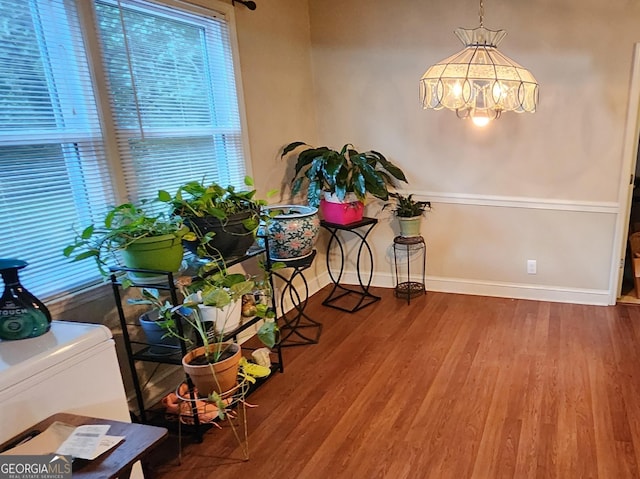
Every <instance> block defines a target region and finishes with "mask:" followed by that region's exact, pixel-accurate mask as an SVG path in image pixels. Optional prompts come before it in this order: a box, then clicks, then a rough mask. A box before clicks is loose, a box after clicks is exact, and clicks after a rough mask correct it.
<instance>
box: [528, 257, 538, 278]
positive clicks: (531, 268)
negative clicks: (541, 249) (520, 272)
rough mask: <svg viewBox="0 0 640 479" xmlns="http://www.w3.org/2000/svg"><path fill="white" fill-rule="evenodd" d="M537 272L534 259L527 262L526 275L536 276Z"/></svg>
mask: <svg viewBox="0 0 640 479" xmlns="http://www.w3.org/2000/svg"><path fill="white" fill-rule="evenodd" d="M537 272H538V264H537V262H536V260H535V259H528V260H527V273H529V274H536V273H537Z"/></svg>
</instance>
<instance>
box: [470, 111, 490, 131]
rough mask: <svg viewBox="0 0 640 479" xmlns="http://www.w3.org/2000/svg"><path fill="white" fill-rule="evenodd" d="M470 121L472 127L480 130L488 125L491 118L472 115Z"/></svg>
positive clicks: (484, 115) (482, 115)
mask: <svg viewBox="0 0 640 479" xmlns="http://www.w3.org/2000/svg"><path fill="white" fill-rule="evenodd" d="M471 121H473V124H474V125H476V126H478V127H480V128H482V127H485V126H487V125H488V124H489V122H490V121H491V118H489V117H488V116H487V115H486V114H480V115H472V116H471Z"/></svg>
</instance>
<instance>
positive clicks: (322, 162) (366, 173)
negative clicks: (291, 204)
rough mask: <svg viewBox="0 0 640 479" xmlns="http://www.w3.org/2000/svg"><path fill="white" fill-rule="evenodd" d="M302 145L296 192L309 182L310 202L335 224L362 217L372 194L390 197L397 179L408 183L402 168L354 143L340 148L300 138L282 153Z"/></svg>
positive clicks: (293, 188) (308, 193)
mask: <svg viewBox="0 0 640 479" xmlns="http://www.w3.org/2000/svg"><path fill="white" fill-rule="evenodd" d="M300 147H304V149H302V150H301V151H300V152H299V153H297V160H296V165H295V174H294V178H293V181H292V188H291V189H292V193H293V194H294V195H295V194H298V193H299V192H300V191H301V189H302V186H303V184H304V183H305V182H306V183H308V185H307V201H308V202H309V205H310V206H318V205H319V206H320V212H321V214H322V216H323V218H324V219H325V220H326V221H328V222H331V223H338V224H348V223H353V222H355V221H359V220H361V219H362V215H363V212H364V204H363V201H364V199H365V198H366V196H367V195H368V194H369V195H372V196H374V197H376V198H379V199H381V200H387V199H388V198H389V188H390V187H393V186H394V182H395V181H403V182H405V183H406V182H407V179H406V177H405V175H404V173H403V172H402V170H401V169H400V168H398V167H397V166H396V165H394V164H393V163H391V162H390V161H389V160H387V159H386V158H385V157H384V155H382V154H381V153H378V152H377V151H373V150H371V151H365V152H359V151H357V150H356V149H355V148H354V147H353V145H351V144H346V145H344V146H343V147H342V149H341V150H340V151H337V150H332V149H330V148H328V147H326V146H322V147H320V148H314V147H311V146H309V145H307V144H306V143H304V142H300V141H296V142H294V143H290V144H288V145H287V146H285V147H284V149H283V152H282V155H281V156H282V157H285V156H286V155H288V154H289V153H292V152H294V150H296V149H298V148H300Z"/></svg>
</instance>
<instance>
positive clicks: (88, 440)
mask: <svg viewBox="0 0 640 479" xmlns="http://www.w3.org/2000/svg"><path fill="white" fill-rule="evenodd" d="M110 427H111V426H109V425H108V424H105V425H102V424H96V425H85V426H78V427H77V428H75V430H74V431H73V432H72V433H71V436H69V437H68V438H67V439H66V440H65V441H64V442H63V443H62V445H61V446H60V447H59V448H58V450H57V451H56V454H60V455H67V456H73V457H77V458H80V459H93V458H94V457H97V455H96V454H95V451H96V449H97V448H98V446H99V445H100V442H101V441H102V438H103V437H104V436H105V435H106V434H107V431H108V430H109V428H110Z"/></svg>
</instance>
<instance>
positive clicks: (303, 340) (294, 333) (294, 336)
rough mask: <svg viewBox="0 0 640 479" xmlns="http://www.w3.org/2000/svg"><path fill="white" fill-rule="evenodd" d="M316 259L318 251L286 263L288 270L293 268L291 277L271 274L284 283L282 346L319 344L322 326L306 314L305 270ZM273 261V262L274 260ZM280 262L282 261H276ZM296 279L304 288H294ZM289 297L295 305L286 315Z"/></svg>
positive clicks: (281, 300)
mask: <svg viewBox="0 0 640 479" xmlns="http://www.w3.org/2000/svg"><path fill="white" fill-rule="evenodd" d="M315 257H316V250H313V251H312V253H311V254H310V255H309V256H307V257H304V258H300V259H296V260H290V261H286V262H284V261H283V262H284V264H285V266H286V268H287V269H289V268H292V269H293V273H292V274H291V276H289V277H286V276H284V275H282V274H280V273H278V271H280V270H272V271H271V274H272V275H273V276H276V277H278V278H280V279H281V280H282V281H283V282H284V287H283V288H282V292H281V294H280V312H281V314H282V316H281V317H280V318H279V319H280V320H281V321H282V323H283V324H282V325H281V326H280V346H281V347H283V348H284V347H287V346H304V345H306V344H317V343H318V340H319V339H320V334H321V333H322V324H321V323H319V322H318V321H315V320H313V319H311V318H310V317H309V316H308V315H307V314H306V313H305V312H304V310H305V308H306V307H307V300H308V299H309V285H308V283H307V280H306V278H305V277H304V270H306V269H307V268H309V267H310V266H311V264H312V263H313V260H314V259H315ZM272 261H273V260H272ZM275 261H280V260H275ZM296 278H300V280H301V281H302V286H303V287H302V288H300V289H298V288H296V287H295V286H294V284H293V283H294V281H295V280H296ZM287 296H288V297H289V299H290V300H291V303H292V304H293V310H292V311H289V312H288V313H287V314H284V313H283V311H284V309H285V308H284V303H285V300H286V298H287Z"/></svg>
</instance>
